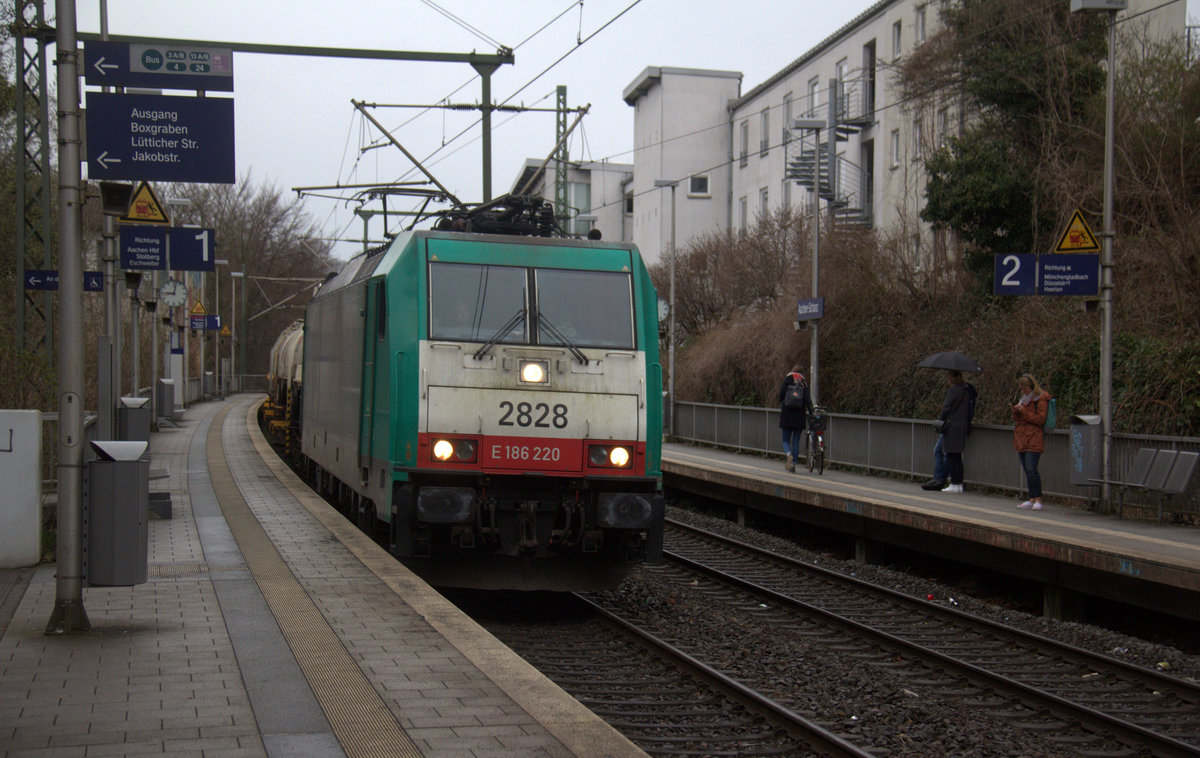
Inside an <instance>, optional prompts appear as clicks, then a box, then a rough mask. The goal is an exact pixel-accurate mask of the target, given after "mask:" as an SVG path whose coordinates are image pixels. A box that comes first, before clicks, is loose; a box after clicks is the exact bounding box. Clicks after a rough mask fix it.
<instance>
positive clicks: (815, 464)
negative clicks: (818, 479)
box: [807, 405, 825, 475]
mask: <svg viewBox="0 0 1200 758" xmlns="http://www.w3.org/2000/svg"><path fill="white" fill-rule="evenodd" d="M807 444H808V451H807V457H808V470H809V471H812V470H814V469H815V470H816V472H817V474H818V475H820V474H823V473H825V409H824V408H822V407H821V406H819V405H814V406H813V412H812V414H811V415H810V416H809V417H808V442H807Z"/></svg>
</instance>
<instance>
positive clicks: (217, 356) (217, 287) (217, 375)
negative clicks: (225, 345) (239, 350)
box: [213, 258, 229, 400]
mask: <svg viewBox="0 0 1200 758" xmlns="http://www.w3.org/2000/svg"><path fill="white" fill-rule="evenodd" d="M228 265H229V261H228V260H226V259H224V258H215V259H213V315H215V316H216V317H217V321H218V322H219V321H220V320H221V272H220V271H218V270H217V266H228ZM213 383H214V384H216V385H217V386H216V387H214V388H213V391H214V393H215V394H216V396H217V397H219V398H221V399H222V400H224V399H225V387H224V386H223V385H222V384H221V330H220V329H217V330H215V333H214V334H213Z"/></svg>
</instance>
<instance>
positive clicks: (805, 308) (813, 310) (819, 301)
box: [796, 297, 825, 321]
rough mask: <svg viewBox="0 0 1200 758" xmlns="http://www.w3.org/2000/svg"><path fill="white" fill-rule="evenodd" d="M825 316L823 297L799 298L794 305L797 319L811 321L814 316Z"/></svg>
mask: <svg viewBox="0 0 1200 758" xmlns="http://www.w3.org/2000/svg"><path fill="white" fill-rule="evenodd" d="M824 316H825V298H823V297H814V298H809V299H808V300H801V301H800V302H799V304H798V305H797V306H796V320H797V321H811V320H812V319H815V318H824Z"/></svg>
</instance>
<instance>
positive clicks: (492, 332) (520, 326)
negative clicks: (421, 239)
mask: <svg viewBox="0 0 1200 758" xmlns="http://www.w3.org/2000/svg"><path fill="white" fill-rule="evenodd" d="M526 281H527V273H526V270H525V269H523V268H517V267H514V266H479V265H475V264H469V263H431V264H429V336H430V338H431V339H442V340H466V341H470V342H483V341H485V340H490V339H492V338H493V337H495V338H496V341H497V342H525V341H526V340H527V338H526V334H527V332H526V329H525V324H524V323H517V324H516V325H515V326H514V327H513V328H512V329H511V330H509V331H508V332H507V333H506V334H502V335H497V334H496V332H497V330H499V329H502V328H503V327H504V325H505V324H506V323H508V322H509V321H510V320H511V319H512V318H513V316H514V315H515V314H516V313H518V312H519V311H520V310H521V309H522V308H524V307H525V301H526V290H525V286H526Z"/></svg>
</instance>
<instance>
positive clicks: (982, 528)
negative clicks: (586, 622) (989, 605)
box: [662, 443, 1200, 620]
mask: <svg viewBox="0 0 1200 758" xmlns="http://www.w3.org/2000/svg"><path fill="white" fill-rule="evenodd" d="M662 468H663V482H664V485H665V486H666V487H668V488H670V489H676V490H679V491H682V492H691V493H694V494H696V495H700V496H703V497H707V498H715V499H718V500H721V501H724V502H726V503H728V504H730V505H733V506H735V507H737V508H744V509H746V510H754V511H760V512H763V513H769V514H772V515H775V516H780V517H784V518H789V519H793V520H795V521H798V522H800V523H804V524H810V525H813V526H818V527H822V528H826V529H830V530H833V531H836V532H840V533H842V534H845V535H847V536H849V537H850V538H852V539H853V540H854V541H855V552H856V557H858V558H859V559H860V560H864V561H874V560H877V559H878V558H879V557H880V555H881V553H882V552H883V551H886V550H887V549H888V548H889V547H898V548H903V549H905V550H911V551H915V552H918V553H920V554H922V555H930V556H935V557H942V558H945V559H949V560H954V561H958V562H961V563H964V564H967V565H971V566H977V567H980V568H983V569H988V570H993V571H998V572H1001V573H1005V574H1009V575H1012V576H1016V577H1020V578H1023V579H1028V580H1029V581H1030V582H1035V583H1039V584H1041V585H1042V586H1043V588H1044V611H1045V613H1046V614H1047V615H1050V616H1053V617H1057V618H1079V617H1081V615H1082V611H1083V608H1084V607H1085V605H1086V600H1087V598H1088V597H1098V598H1104V599H1107V600H1114V601H1118V602H1122V603H1127V604H1129V605H1132V606H1135V607H1138V608H1145V609H1148V610H1153V611H1156V612H1162V613H1166V614H1168V615H1172V616H1178V617H1181V618H1188V619H1193V620H1200V528H1197V527H1194V526H1185V525H1169V524H1158V523H1146V522H1142V521H1133V520H1128V519H1124V520H1123V519H1119V518H1117V517H1116V516H1112V515H1103V514H1100V513H1096V512H1092V511H1087V510H1084V509H1081V508H1076V507H1071V506H1068V505H1060V504H1055V503H1054V502H1053V501H1052V499H1051V500H1048V501H1047V503H1046V505H1045V507H1044V508H1043V509H1042V510H1038V511H1034V510H1022V509H1018V508H1017V504H1018V503H1019V502H1020V500H1019V499H1016V498H1014V497H1013V496H1011V495H999V494H990V493H986V492H978V491H972V490H971V486H970V482H969V476H968V483H967V491H966V492H963V493H955V494H952V493H948V492H938V491H933V492H929V491H925V490H922V489H921V487H920V484H919V483H917V482H913V481H911V480H907V479H898V478H889V477H884V476H872V475H868V474H864V473H858V472H852V471H845V470H837V469H829V468H826V470H825V473H824V474H823V475H817V474H815V473H809V472H808V471H807V470H804V468H803V466H801V465H799V464H797V466H796V471H795V473H789V472H787V471H785V470H784V464H783V459H782V456H780V457H765V456H759V455H748V454H738V453H734V452H729V451H725V450H718V449H712V448H704V447H697V446H691V445H684V444H678V443H668V444H666V445H664V446H663V465H662ZM969 473H970V472H968V475H969Z"/></svg>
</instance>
